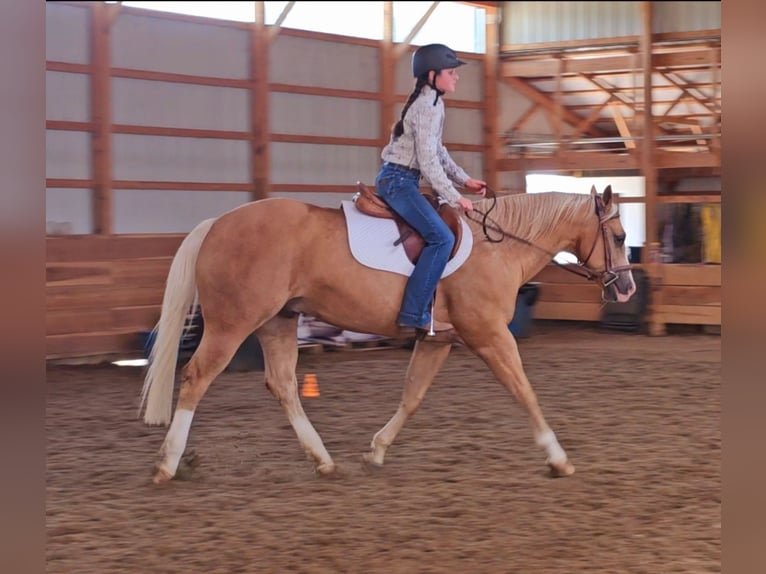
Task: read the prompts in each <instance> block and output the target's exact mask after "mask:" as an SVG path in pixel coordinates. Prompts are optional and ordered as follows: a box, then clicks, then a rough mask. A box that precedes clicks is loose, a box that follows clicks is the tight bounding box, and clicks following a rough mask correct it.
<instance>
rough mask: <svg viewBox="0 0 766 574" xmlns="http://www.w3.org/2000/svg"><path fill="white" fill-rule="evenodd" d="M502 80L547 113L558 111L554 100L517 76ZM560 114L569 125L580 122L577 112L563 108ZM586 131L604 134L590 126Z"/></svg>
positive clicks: (576, 124)
mask: <svg viewBox="0 0 766 574" xmlns="http://www.w3.org/2000/svg"><path fill="white" fill-rule="evenodd" d="M503 80H504V81H505V83H506V84H508V85H509V86H510V87H511V88H513V89H514V90H515V91H517V92H518V93H519V94H521V95H522V96H524V97H525V98H528V99H529V100H531V101H532V102H534V103H536V104H539V105H540V106H541V107H542V108H543V109H545V110H546V111H548V112H549V113H553V114H556V113H558V110H557V108H558V107H559V106H558V105H557V104H556V102H554V101H553V100H552V99H551V98H549V97H548V96H547V95H546V94H544V93H543V92H541V91H539V90H537V89H536V88H534V87H532V86H530V85H529V84H528V83H526V82H525V81H524V80H521V79H519V78H514V77H506V78H503ZM561 114H562V116H561V117H562V119H563V120H564V121H565V122H567V123H568V124H569V125H571V126H575V127H577V126H579V125H580V123H581V122H582V118H581V117H580V116H578V115H577V114H575V113H573V112H572V111H570V110H569V109H566V108H565V109H563V110H561ZM587 133H589V134H591V135H594V136H597V137H601V136H604V135H605V134H604V132H602V131H601V130H599V129H596V128H594V127H592V126H589V127H588V131H587Z"/></svg>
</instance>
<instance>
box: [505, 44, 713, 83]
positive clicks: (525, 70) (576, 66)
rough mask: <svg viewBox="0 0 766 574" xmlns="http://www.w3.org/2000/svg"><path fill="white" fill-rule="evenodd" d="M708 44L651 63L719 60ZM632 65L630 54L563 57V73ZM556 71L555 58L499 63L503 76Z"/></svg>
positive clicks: (545, 74) (687, 65)
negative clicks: (704, 46) (705, 46)
mask: <svg viewBox="0 0 766 574" xmlns="http://www.w3.org/2000/svg"><path fill="white" fill-rule="evenodd" d="M716 52H717V51H716V50H714V49H713V48H711V47H707V48H700V49H696V50H687V51H678V52H666V53H660V54H656V55H655V56H654V60H655V62H654V65H655V67H656V68H658V69H666V68H681V69H685V68H697V67H710V63H711V61H713V58H717V60H716V61H720V52H717V53H716ZM634 67H635V60H634V57H633V55H632V54H622V55H614V54H611V55H604V56H593V57H589V58H582V57H580V58H575V57H569V58H567V59H565V60H564V69H563V73H564V74H565V75H571V74H605V73H615V72H630V71H632V70H633V69H634ZM557 71H558V59H557V58H537V59H534V60H530V59H525V60H522V59H506V60H505V62H504V63H503V65H502V73H503V76H505V77H518V78H542V77H551V78H552V77H554V76H555V75H556V73H557Z"/></svg>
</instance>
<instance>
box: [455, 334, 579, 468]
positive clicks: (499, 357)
mask: <svg viewBox="0 0 766 574" xmlns="http://www.w3.org/2000/svg"><path fill="white" fill-rule="evenodd" d="M466 335H468V336H466ZM463 340H464V341H465V343H466V344H467V345H468V347H469V348H471V349H472V350H473V351H474V352H475V353H476V354H477V355H478V356H479V357H481V358H482V359H483V360H484V362H485V363H486V364H487V366H489V368H490V370H491V371H492V373H493V374H494V375H495V377H497V379H498V380H499V381H500V382H501V383H502V384H503V385H505V387H506V388H508V389H509V390H510V391H511V392H512V393H513V396H514V397H515V398H516V400H517V401H518V402H519V404H521V406H522V407H523V408H524V409H525V410H526V411H527V414H528V415H529V418H530V422H531V424H532V430H533V432H534V437H535V443H537V445H538V446H539V447H541V448H543V449H544V450H545V452H546V454H547V455H548V460H547V463H548V465H549V466H550V468H551V473H552V474H553V475H554V476H568V475H570V474H572V473H574V471H575V469H574V466H573V465H572V463H570V462H569V459H568V458H567V454H566V452H564V449H563V448H561V445H560V444H559V441H558V439H557V438H556V434H555V433H554V432H553V431H552V430H551V428H550V427H549V426H548V423H547V422H546V421H545V417H544V416H543V412H542V410H541V409H540V405H539V404H538V402H537V395H536V394H535V392H534V390H533V389H532V386H531V385H530V384H529V380H528V379H527V376H526V374H525V373H524V368H523V366H522V362H521V356H520V355H519V348H518V346H517V345H516V340H515V339H514V338H513V335H512V334H511V333H510V331H509V330H508V327H507V325H504V324H503V325H497V326H495V325H493V326H492V327H485V328H484V329H482V330H481V332H478V331H477V332H476V333H475V334H464V335H463Z"/></svg>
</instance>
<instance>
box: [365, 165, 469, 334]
mask: <svg viewBox="0 0 766 574" xmlns="http://www.w3.org/2000/svg"><path fill="white" fill-rule="evenodd" d="M419 180H420V175H419V174H418V173H417V172H415V171H412V170H408V169H406V168H402V167H399V166H395V165H392V164H383V166H382V167H381V168H380V171H379V172H378V176H377V177H376V178H375V189H376V191H377V193H378V195H379V196H380V197H381V198H382V199H383V200H384V201H385V202H386V203H387V204H388V206H389V207H390V208H391V209H393V210H394V211H395V212H396V213H398V214H399V215H400V216H401V217H402V219H404V220H405V221H406V222H407V223H409V224H410V225H411V226H412V227H413V228H414V229H416V230H417V231H418V232H419V233H420V234H421V235H422V236H423V239H424V241H425V247H424V248H423V251H422V253H421V254H420V257H419V258H418V262H417V263H416V265H415V269H414V270H413V271H412V274H411V275H410V277H409V279H408V281H407V286H406V287H405V290H404V299H403V300H402V306H401V309H400V311H399V318H398V321H399V325H401V326H407V327H425V326H426V325H428V324H429V323H430V322H431V312H430V310H429V307H430V305H431V302H432V301H433V297H434V293H435V291H436V285H437V284H438V283H439V279H441V275H442V273H443V272H444V268H445V267H446V266H447V262H448V261H449V255H450V253H451V252H452V247H453V246H454V244H455V237H454V236H453V235H452V231H451V230H450V228H449V227H448V226H447V224H446V223H444V221H443V220H442V218H441V216H440V215H439V214H438V213H437V212H436V210H435V209H434V208H433V206H432V205H431V204H430V203H429V202H428V200H426V199H425V198H424V197H423V196H422V194H421V193H420V187H419V184H418V182H419Z"/></svg>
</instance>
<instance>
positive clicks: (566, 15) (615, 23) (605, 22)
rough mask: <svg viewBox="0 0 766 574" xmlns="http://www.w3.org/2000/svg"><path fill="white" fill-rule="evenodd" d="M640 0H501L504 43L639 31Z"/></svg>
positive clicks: (587, 37)
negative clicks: (584, 0)
mask: <svg viewBox="0 0 766 574" xmlns="http://www.w3.org/2000/svg"><path fill="white" fill-rule="evenodd" d="M640 30H641V3H640V2H504V3H503V24H502V35H501V38H502V43H503V44H506V45H508V44H511V45H516V44H534V43H540V42H562V41H569V40H589V39H595V38H614V37H618V36H630V35H635V34H639V33H640Z"/></svg>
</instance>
